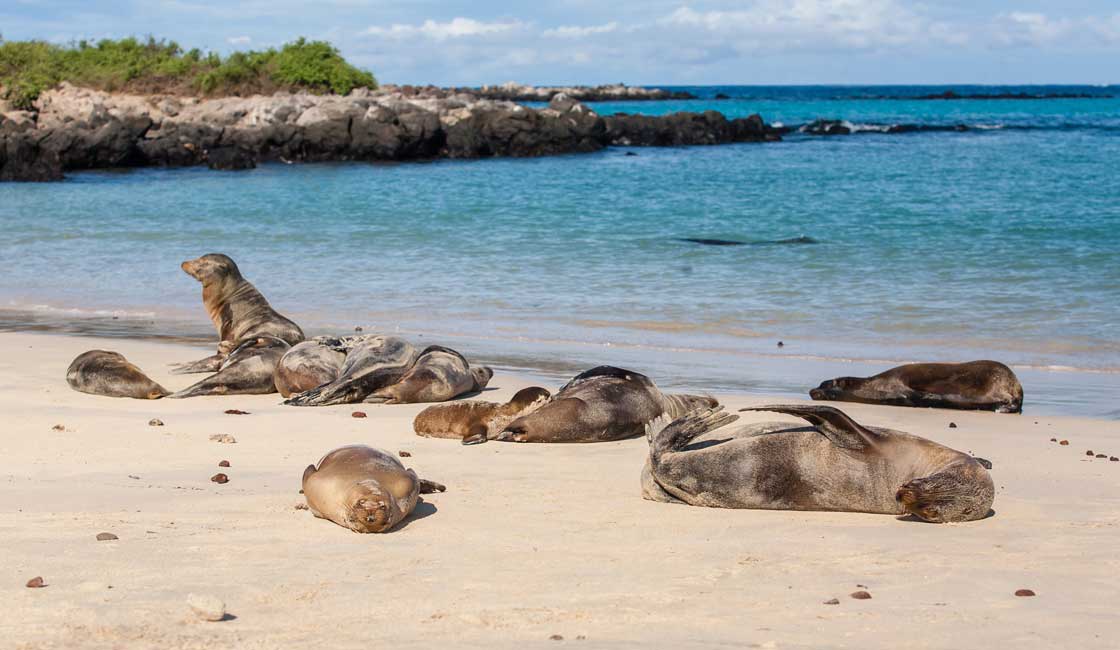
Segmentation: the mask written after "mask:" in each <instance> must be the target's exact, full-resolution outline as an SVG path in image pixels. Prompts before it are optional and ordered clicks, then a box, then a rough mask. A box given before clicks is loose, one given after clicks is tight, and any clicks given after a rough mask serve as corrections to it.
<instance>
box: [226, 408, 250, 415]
mask: <svg viewBox="0 0 1120 650" xmlns="http://www.w3.org/2000/svg"><path fill="white" fill-rule="evenodd" d="M226 415H249V412H248V411H242V410H241V409H226Z"/></svg>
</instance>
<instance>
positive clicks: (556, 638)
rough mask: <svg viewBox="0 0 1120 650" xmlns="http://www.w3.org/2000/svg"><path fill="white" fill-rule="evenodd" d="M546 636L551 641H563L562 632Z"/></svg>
mask: <svg viewBox="0 0 1120 650" xmlns="http://www.w3.org/2000/svg"><path fill="white" fill-rule="evenodd" d="M548 638H549V640H551V641H563V640H564V635H563V634H553V635H552V636H550V637H548Z"/></svg>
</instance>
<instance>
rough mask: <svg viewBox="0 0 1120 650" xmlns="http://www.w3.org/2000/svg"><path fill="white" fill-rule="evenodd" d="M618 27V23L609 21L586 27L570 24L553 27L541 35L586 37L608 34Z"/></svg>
mask: <svg viewBox="0 0 1120 650" xmlns="http://www.w3.org/2000/svg"><path fill="white" fill-rule="evenodd" d="M617 29H618V23H617V22H615V21H611V22H609V23H606V24H603V25H591V26H588V27H576V26H571V25H563V26H560V27H553V28H551V29H546V30H544V31H543V32H541V36H544V37H546V38H586V37H588V36H594V35H597V34H610V33H611V32H614V31H616V30H617Z"/></svg>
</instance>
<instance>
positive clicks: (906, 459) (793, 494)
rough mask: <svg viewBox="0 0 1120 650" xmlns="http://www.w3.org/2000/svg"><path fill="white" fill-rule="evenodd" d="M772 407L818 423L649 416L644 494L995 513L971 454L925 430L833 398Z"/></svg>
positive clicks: (788, 505) (709, 414) (767, 504)
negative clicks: (835, 403)
mask: <svg viewBox="0 0 1120 650" xmlns="http://www.w3.org/2000/svg"><path fill="white" fill-rule="evenodd" d="M741 410H743V411H774V412H777V413H785V414H788V415H793V416H796V417H799V418H802V419H804V420H807V421H808V422H809V423H810V424H811V425H812V426H808V427H806V426H795V425H792V424H790V423H788V422H763V423H757V424H748V425H745V426H741V427H737V428H733V429H721V428H720V427H723V426H724V425H727V424H730V423H732V422H734V421H735V420H737V419H739V416H737V415H732V414H729V413H724V412H722V409H709V410H704V411H697V412H694V413H690V414H688V415H685V416H684V417H682V418H679V419H677V420H675V421H673V422H669V419H668V418H662V419H659V420H658V421H657V422H654V423H653V424H651V425H650V427H649V431H648V433H647V435H648V437H649V441H650V446H649V457H648V459H647V461H646V467H645V470H644V471H643V473H642V496H643V497H645V498H646V499H650V500H653V501H666V502H673V503H686V504H689V505H696V506H707V507H713V508H760V509H768V510H832V511H844V512H870V513H881V514H893V515H901V514H907V513H909V514H912V515H915V516H917V517H920V518H921V519H924V520H926V521H930V522H947V521H971V520H974V519H982V518H984V517H986V516H988V513H989V511H990V510H991V506H992V500H993V498H994V495H995V489H994V486H993V484H992V477H991V475H989V474H988V470H986V469H985V468H984V466H983V465H982V464H981V463H980V462H978V461H977V460H976V459H974V458H972V457H971V456H969V455H968V454H964V453H961V452H959V451H956V450H953V449H950V448H948V447H944V446H942V445H939V444H937V443H936V442H932V441H930V440H926V439H924V438H919V437H918V436H914V435H910V434H908V433H903V432H901V431H893V430H891V429H882V428H879V427H865V426H863V425H861V424H859V423H857V422H856V421H855V420H853V419H851V418H850V417H848V415H847V414H845V413H844V412H843V411H840V410H839V409H835V408H833V407H831V406H818V405H808V404H806V405H781V406H761V407H757V408H747V409H741Z"/></svg>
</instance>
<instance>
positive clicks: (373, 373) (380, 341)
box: [284, 335, 417, 406]
mask: <svg viewBox="0 0 1120 650" xmlns="http://www.w3.org/2000/svg"><path fill="white" fill-rule="evenodd" d="M344 344H345V345H346V347H347V349H346V361H344V362H343V364H342V367H341V368H340V369H339V373H338V377H336V378H335V379H334V380H333V381H331V382H330V383H327V384H324V385H322V386H319V387H317V388H313V389H311V390H307V391H304V392H302V393H297V394H295V395H292V396H291V397H289V398H288V399H287V400H285V401H284V403H285V404H287V405H289V406H327V405H330V404H353V403H355V402H361V401H362V400H364V399H366V398H367V397H369V396H370V395H372V394H373V393H374V392H375V391H377V390H378V389H380V388H384V387H386V386H391V385H393V384H395V383H397V382H399V381H400V380H401V378H402V377H404V375H405V374H406V373H407V372H408V371H409V369H411V368H412V366H413V364H414V363H416V357H417V351H416V348H414V347H413V346H412V345H411V344H410V343H409V342H408V341H406V340H404V339H402V338H400V337H397V336H380V335H370V336H355V337H347V338H346V339H345V340H344Z"/></svg>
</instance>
